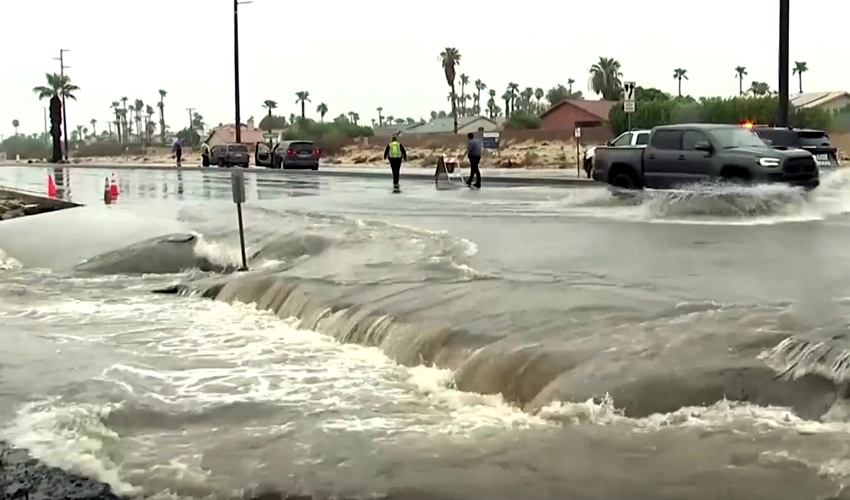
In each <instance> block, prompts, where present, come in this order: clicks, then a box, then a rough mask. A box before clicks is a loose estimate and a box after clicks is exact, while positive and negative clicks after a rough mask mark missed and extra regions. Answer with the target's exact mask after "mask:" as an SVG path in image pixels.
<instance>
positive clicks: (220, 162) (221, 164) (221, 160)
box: [216, 158, 227, 168]
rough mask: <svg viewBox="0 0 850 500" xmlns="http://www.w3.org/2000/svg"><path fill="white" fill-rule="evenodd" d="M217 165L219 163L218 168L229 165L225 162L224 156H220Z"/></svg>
mask: <svg viewBox="0 0 850 500" xmlns="http://www.w3.org/2000/svg"><path fill="white" fill-rule="evenodd" d="M216 165H218V168H224V167H226V166H227V164H226V163H224V159H223V158H219V159H218V161H217V162H216Z"/></svg>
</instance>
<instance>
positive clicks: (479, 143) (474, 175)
mask: <svg viewBox="0 0 850 500" xmlns="http://www.w3.org/2000/svg"><path fill="white" fill-rule="evenodd" d="M466 138H467V139H468V142H467V144H466V157H467V158H469V177H467V178H466V185H467V186H469V187H472V186H473V185H474V186H475V187H476V189H477V188H480V187H481V171H480V170H479V169H478V164H479V163H481V151H482V150H483V149H484V139H482V138H481V137H475V134H473V133H472V132H470V133H468V134H466ZM473 179H474V182H475V184H473Z"/></svg>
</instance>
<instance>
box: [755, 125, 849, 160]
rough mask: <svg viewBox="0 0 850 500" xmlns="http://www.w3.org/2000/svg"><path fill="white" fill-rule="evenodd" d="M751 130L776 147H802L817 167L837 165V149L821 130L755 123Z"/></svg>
mask: <svg viewBox="0 0 850 500" xmlns="http://www.w3.org/2000/svg"><path fill="white" fill-rule="evenodd" d="M752 131H753V132H755V133H756V134H758V136H759V137H761V139H762V140H763V141H764V142H766V143H767V144H768V145H770V146H773V147H774V148H776V149H802V150H805V151H808V152H809V153H811V154H812V156H814V157H815V163H816V164H817V166H818V167H837V166H838V150H837V149H836V148H835V146H833V145H832V141H830V140H829V135H827V133H826V132H824V131H823V130H814V129H808V128H791V127H770V126H763V125H756V126H754V127H753V128H752Z"/></svg>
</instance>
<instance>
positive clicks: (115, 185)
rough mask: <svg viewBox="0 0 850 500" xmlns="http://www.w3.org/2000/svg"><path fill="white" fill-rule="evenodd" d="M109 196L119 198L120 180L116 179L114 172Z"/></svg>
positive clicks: (110, 180)
mask: <svg viewBox="0 0 850 500" xmlns="http://www.w3.org/2000/svg"><path fill="white" fill-rule="evenodd" d="M109 196H111V197H112V199H113V200H114V199H117V198H118V182H116V181H115V174H114V173H113V174H112V176H111V177H110V179H109Z"/></svg>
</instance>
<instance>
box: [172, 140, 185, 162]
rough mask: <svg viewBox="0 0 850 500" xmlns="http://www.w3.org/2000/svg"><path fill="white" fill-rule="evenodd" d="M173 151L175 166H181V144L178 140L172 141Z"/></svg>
mask: <svg viewBox="0 0 850 500" xmlns="http://www.w3.org/2000/svg"><path fill="white" fill-rule="evenodd" d="M172 150H173V151H174V156H175V157H176V158H177V166H178V167H179V166H181V164H182V161H183V144H182V141H181V140H180V139H177V140H176V141H174V146H173V147H172Z"/></svg>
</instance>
